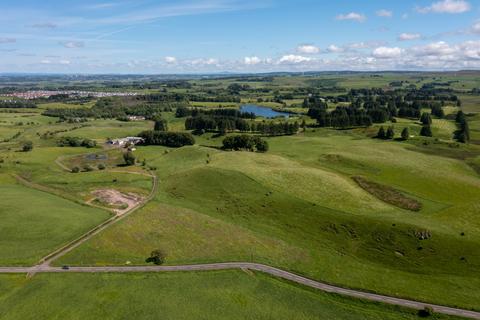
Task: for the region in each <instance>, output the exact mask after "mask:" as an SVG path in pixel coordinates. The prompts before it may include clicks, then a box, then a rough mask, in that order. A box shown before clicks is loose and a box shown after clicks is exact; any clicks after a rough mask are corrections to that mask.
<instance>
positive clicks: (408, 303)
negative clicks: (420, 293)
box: [0, 262, 480, 319]
mask: <svg viewBox="0 0 480 320" xmlns="http://www.w3.org/2000/svg"><path fill="white" fill-rule="evenodd" d="M228 269H248V270H254V271H259V272H264V273H267V274H270V275H272V276H275V277H279V278H283V279H286V280H289V281H293V282H296V283H298V284H301V285H305V286H308V287H312V288H316V289H319V290H322V291H325V292H329V293H336V294H340V295H344V296H349V297H354V298H360V299H365V300H370V301H377V302H382V303H388V304H392V305H397V306H402V307H406V308H411V309H418V310H420V309H423V308H425V307H430V308H432V309H433V310H434V311H435V312H437V313H443V314H448V315H453V316H460V317H466V318H471V319H480V312H475V311H469V310H463V309H456V308H451V307H445V306H440V305H434V304H429V303H423V302H418V301H412V300H406V299H400V298H393V297H389V296H383V295H378V294H374V293H368V292H362V291H357V290H352V289H345V288H341V287H336V286H332V285H329V284H325V283H322V282H318V281H315V280H311V279H308V278H305V277H302V276H299V275H296V274H293V273H291V272H288V271H284V270H280V269H277V268H273V267H270V266H267V265H263V264H258V263H248V262H231V263H212V264H198V265H182V266H130V267H128V266H119V267H70V268H69V270H63V269H62V268H56V267H51V266H48V265H45V264H43V265H38V266H34V267H4V268H0V273H60V272H61V273H72V272H74V273H79V272H86V273H102V272H171V271H211V270H228Z"/></svg>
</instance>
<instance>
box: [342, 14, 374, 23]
mask: <svg viewBox="0 0 480 320" xmlns="http://www.w3.org/2000/svg"><path fill="white" fill-rule="evenodd" d="M336 19H337V20H341V21H342V20H352V21H357V22H364V21H365V20H367V17H366V16H365V15H363V14H361V13H357V12H350V13H347V14H339V15H338V16H337V17H336Z"/></svg>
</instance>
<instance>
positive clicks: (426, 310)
mask: <svg viewBox="0 0 480 320" xmlns="http://www.w3.org/2000/svg"><path fill="white" fill-rule="evenodd" d="M432 315H433V309H432V308H430V307H425V308H423V309H422V310H418V316H419V317H420V318H428V317H431V316H432Z"/></svg>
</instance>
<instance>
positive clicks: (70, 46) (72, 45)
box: [60, 41, 85, 49]
mask: <svg viewBox="0 0 480 320" xmlns="http://www.w3.org/2000/svg"><path fill="white" fill-rule="evenodd" d="M60 44H61V45H62V46H64V47H65V48H68V49H74V48H83V47H84V46H85V43H84V42H83V41H62V42H60Z"/></svg>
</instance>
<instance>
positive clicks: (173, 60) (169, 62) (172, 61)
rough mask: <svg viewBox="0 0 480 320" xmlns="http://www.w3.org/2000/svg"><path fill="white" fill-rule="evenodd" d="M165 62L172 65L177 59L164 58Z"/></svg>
mask: <svg viewBox="0 0 480 320" xmlns="http://www.w3.org/2000/svg"><path fill="white" fill-rule="evenodd" d="M164 60H165V62H166V63H168V64H174V63H177V58H175V57H165V59H164Z"/></svg>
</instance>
